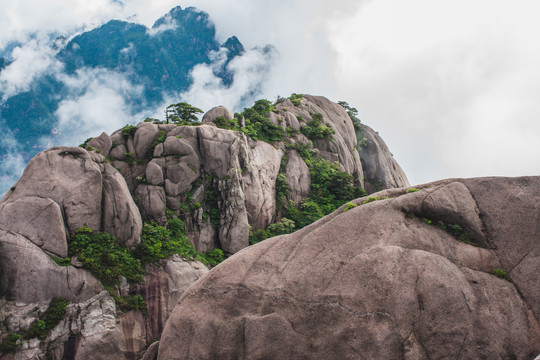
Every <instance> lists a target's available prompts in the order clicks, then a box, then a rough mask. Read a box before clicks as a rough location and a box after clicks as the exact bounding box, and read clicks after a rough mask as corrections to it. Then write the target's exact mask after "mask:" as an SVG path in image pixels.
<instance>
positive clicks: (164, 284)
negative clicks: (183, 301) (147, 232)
mask: <svg viewBox="0 0 540 360" xmlns="http://www.w3.org/2000/svg"><path fill="white" fill-rule="evenodd" d="M147 273H148V275H146V276H145V282H144V285H142V286H140V287H141V289H140V291H141V292H142V293H143V294H145V298H146V302H147V310H148V317H147V321H146V331H147V339H148V341H151V340H153V339H156V338H159V336H160V334H161V331H162V330H163V326H164V325H165V322H166V321H167V319H168V318H169V316H170V314H171V312H172V311H173V309H174V307H175V306H176V303H177V302H178V299H180V297H181V296H182V294H183V293H184V292H185V291H186V290H187V288H188V287H189V286H190V285H191V284H193V283H194V282H195V281H197V280H198V279H199V278H201V277H202V276H203V275H205V274H206V273H208V268H207V267H206V266H204V264H202V263H200V262H198V261H187V260H184V259H182V258H180V257H179V256H178V255H174V256H172V257H171V258H170V259H163V260H161V261H160V262H159V266H148V267H147Z"/></svg>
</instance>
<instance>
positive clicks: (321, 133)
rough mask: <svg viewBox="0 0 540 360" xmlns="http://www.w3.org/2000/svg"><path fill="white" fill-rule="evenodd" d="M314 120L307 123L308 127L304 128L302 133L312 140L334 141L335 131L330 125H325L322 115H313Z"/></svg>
mask: <svg viewBox="0 0 540 360" xmlns="http://www.w3.org/2000/svg"><path fill="white" fill-rule="evenodd" d="M311 117H312V120H311V121H309V122H308V123H307V126H302V127H301V128H300V131H301V132H302V134H304V135H306V136H307V137H308V138H309V139H311V140H317V139H332V135H333V134H335V131H334V129H332V128H331V127H330V125H324V124H323V116H322V114H311Z"/></svg>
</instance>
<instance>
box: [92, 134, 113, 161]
mask: <svg viewBox="0 0 540 360" xmlns="http://www.w3.org/2000/svg"><path fill="white" fill-rule="evenodd" d="M87 145H88V146H91V147H93V148H94V149H95V150H96V151H98V152H99V153H100V154H101V155H103V156H109V151H110V150H111V147H112V140H111V138H110V137H109V135H108V134H107V133H105V132H103V133H101V135H99V136H98V137H95V138H93V139H92V140H90V141H89V142H88V143H87Z"/></svg>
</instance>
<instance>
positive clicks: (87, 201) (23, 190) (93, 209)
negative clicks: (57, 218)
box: [3, 146, 102, 233]
mask: <svg viewBox="0 0 540 360" xmlns="http://www.w3.org/2000/svg"><path fill="white" fill-rule="evenodd" d="M101 191H102V176H101V171H100V169H99V166H98V165H97V164H96V163H95V162H94V161H92V160H91V159H90V156H89V155H88V152H87V151H86V150H84V149H82V148H80V147H66V146H58V147H53V148H51V149H49V150H47V151H42V152H41V153H39V154H38V155H36V156H35V157H34V158H33V159H32V160H30V162H29V163H28V165H27V166H26V169H25V171H24V173H23V175H22V176H21V178H20V179H19V181H18V182H17V183H16V184H15V190H14V191H12V192H11V193H9V194H7V195H8V196H6V197H4V198H3V203H4V204H8V203H11V202H14V201H15V200H17V199H19V198H22V197H28V196H35V197H42V198H50V199H51V200H53V201H54V202H56V203H57V204H59V205H60V207H61V211H62V212H63V214H64V218H65V221H66V227H67V229H68V232H69V233H74V232H75V231H76V230H77V229H79V228H80V227H82V226H88V227H90V228H92V229H94V230H99V229H101Z"/></svg>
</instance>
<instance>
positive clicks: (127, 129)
mask: <svg viewBox="0 0 540 360" xmlns="http://www.w3.org/2000/svg"><path fill="white" fill-rule="evenodd" d="M136 130H137V127H136V126H133V125H129V124H127V125H126V126H124V127H123V128H122V135H124V136H129V137H133V135H135V131H136Z"/></svg>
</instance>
